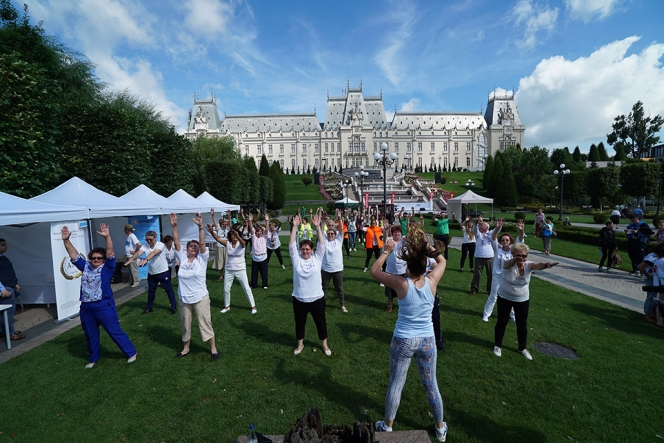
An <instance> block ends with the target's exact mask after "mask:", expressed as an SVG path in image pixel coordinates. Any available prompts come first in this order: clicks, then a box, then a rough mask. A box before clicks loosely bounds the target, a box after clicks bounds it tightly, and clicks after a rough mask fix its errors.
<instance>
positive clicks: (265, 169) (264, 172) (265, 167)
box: [258, 154, 270, 177]
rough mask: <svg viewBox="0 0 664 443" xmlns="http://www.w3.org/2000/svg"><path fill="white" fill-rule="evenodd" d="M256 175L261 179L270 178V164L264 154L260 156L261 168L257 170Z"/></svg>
mask: <svg viewBox="0 0 664 443" xmlns="http://www.w3.org/2000/svg"><path fill="white" fill-rule="evenodd" d="M258 175H260V176H261V177H269V176H270V164H269V163H268V161H267V157H265V154H263V155H262V156H261V166H260V168H258Z"/></svg>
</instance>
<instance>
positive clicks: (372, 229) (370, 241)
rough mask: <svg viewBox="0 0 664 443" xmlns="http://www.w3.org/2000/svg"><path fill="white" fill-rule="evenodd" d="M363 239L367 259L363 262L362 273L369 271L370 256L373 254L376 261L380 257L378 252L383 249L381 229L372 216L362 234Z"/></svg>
mask: <svg viewBox="0 0 664 443" xmlns="http://www.w3.org/2000/svg"><path fill="white" fill-rule="evenodd" d="M364 238H365V242H364V250H365V251H366V253H367V258H366V260H365V261H364V272H367V270H368V269H369V261H370V260H371V254H373V255H374V257H375V258H376V260H377V259H378V257H379V256H380V250H381V249H382V248H383V228H381V227H380V226H378V224H377V223H376V216H374V215H372V216H371V222H370V223H369V227H368V228H367V231H366V233H365V234H364Z"/></svg>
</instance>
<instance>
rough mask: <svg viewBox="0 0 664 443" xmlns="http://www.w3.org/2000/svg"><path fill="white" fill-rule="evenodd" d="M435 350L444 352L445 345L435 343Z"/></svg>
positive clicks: (439, 342)
mask: <svg viewBox="0 0 664 443" xmlns="http://www.w3.org/2000/svg"><path fill="white" fill-rule="evenodd" d="M436 349H438V350H439V351H444V350H445V343H443V342H442V341H437V342H436Z"/></svg>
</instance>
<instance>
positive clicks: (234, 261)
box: [226, 241, 247, 271]
mask: <svg viewBox="0 0 664 443" xmlns="http://www.w3.org/2000/svg"><path fill="white" fill-rule="evenodd" d="M226 255H227V257H228V258H227V259H226V269H228V270H229V271H242V270H245V269H247V262H246V261H245V259H244V247H243V246H242V245H241V244H240V242H237V244H236V245H235V247H233V243H232V242H231V241H229V242H228V243H226Z"/></svg>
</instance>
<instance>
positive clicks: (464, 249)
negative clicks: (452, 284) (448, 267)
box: [459, 216, 475, 272]
mask: <svg viewBox="0 0 664 443" xmlns="http://www.w3.org/2000/svg"><path fill="white" fill-rule="evenodd" d="M474 226H475V223H473V220H472V219H471V218H470V216H467V217H466V219H465V220H464V221H463V222H462V223H461V231H463V242H462V243H461V263H460V264H459V271H460V272H463V267H464V266H465V265H466V256H468V261H469V262H470V272H473V264H474V262H475V234H474V233H473V227H474Z"/></svg>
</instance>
